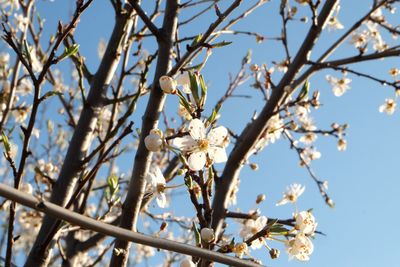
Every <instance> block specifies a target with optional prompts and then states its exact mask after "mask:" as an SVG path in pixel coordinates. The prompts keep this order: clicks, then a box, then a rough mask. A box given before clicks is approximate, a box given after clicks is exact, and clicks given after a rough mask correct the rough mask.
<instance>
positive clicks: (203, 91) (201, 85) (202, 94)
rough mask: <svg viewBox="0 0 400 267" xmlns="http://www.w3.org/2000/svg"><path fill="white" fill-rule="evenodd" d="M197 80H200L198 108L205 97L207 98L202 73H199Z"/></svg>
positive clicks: (202, 104) (203, 103) (204, 100)
mask: <svg viewBox="0 0 400 267" xmlns="http://www.w3.org/2000/svg"><path fill="white" fill-rule="evenodd" d="M199 81H200V89H201V98H200V108H203V107H204V105H205V103H206V99H207V86H206V83H205V82H204V79H203V76H202V75H200V77H199Z"/></svg>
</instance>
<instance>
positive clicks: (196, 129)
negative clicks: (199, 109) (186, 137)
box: [189, 119, 206, 140]
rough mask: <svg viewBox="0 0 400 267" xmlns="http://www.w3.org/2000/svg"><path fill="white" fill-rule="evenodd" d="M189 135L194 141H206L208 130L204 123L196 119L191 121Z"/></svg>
mask: <svg viewBox="0 0 400 267" xmlns="http://www.w3.org/2000/svg"><path fill="white" fill-rule="evenodd" d="M189 133H190V135H191V136H192V137H193V139H194V140H199V139H205V138H206V129H205V128H204V123H203V122H202V121H201V120H199V119H194V120H191V121H190V124H189Z"/></svg>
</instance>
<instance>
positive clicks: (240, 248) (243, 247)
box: [232, 243, 249, 259]
mask: <svg viewBox="0 0 400 267" xmlns="http://www.w3.org/2000/svg"><path fill="white" fill-rule="evenodd" d="M232 252H233V253H235V255H236V257H238V258H240V259H241V258H242V257H243V255H247V254H248V253H249V248H248V246H247V244H246V243H237V244H236V245H235V246H234V247H233V249H232Z"/></svg>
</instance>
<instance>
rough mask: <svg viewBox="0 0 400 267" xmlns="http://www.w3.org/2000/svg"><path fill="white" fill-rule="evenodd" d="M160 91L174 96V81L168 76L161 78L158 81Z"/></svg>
mask: <svg viewBox="0 0 400 267" xmlns="http://www.w3.org/2000/svg"><path fill="white" fill-rule="evenodd" d="M159 82H160V87H161V90H163V91H164V93H166V94H175V92H176V81H175V80H174V79H172V78H171V77H169V76H161V78H160V79H159Z"/></svg>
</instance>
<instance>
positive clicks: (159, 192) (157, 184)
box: [146, 165, 167, 208]
mask: <svg viewBox="0 0 400 267" xmlns="http://www.w3.org/2000/svg"><path fill="white" fill-rule="evenodd" d="M146 181H147V184H148V185H149V188H150V191H151V192H152V193H153V194H154V195H155V197H156V201H157V204H158V206H159V207H160V208H165V207H166V206H167V198H166V197H165V194H164V190H165V187H166V185H165V178H164V175H163V174H162V172H161V170H160V168H159V167H158V166H155V165H152V166H151V167H150V170H149V172H148V173H147V176H146Z"/></svg>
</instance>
